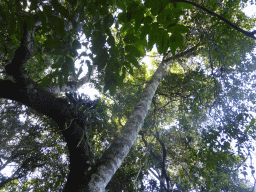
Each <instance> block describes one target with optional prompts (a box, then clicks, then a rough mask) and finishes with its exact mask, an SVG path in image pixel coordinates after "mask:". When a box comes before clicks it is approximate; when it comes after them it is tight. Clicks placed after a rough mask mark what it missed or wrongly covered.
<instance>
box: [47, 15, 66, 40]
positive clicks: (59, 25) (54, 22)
mask: <svg viewBox="0 0 256 192" xmlns="http://www.w3.org/2000/svg"><path fill="white" fill-rule="evenodd" d="M49 20H50V22H51V26H53V28H54V30H55V31H56V32H57V33H58V35H60V36H64V34H65V32H66V31H65V26H64V20H63V19H61V18H59V17H56V16H51V17H50V18H49Z"/></svg>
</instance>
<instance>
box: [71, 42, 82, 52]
mask: <svg viewBox="0 0 256 192" xmlns="http://www.w3.org/2000/svg"><path fill="white" fill-rule="evenodd" d="M72 48H73V49H75V50H77V49H81V44H80V42H79V41H78V40H74V41H73V43H72Z"/></svg>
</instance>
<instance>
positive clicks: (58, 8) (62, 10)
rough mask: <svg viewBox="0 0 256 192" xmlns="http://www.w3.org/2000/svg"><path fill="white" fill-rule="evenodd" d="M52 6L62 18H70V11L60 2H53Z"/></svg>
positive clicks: (56, 0) (53, 0) (54, 0)
mask: <svg viewBox="0 0 256 192" xmlns="http://www.w3.org/2000/svg"><path fill="white" fill-rule="evenodd" d="M52 6H53V8H54V10H55V11H56V12H58V13H60V14H61V16H63V17H65V18H68V17H69V13H68V10H67V9H66V8H65V7H63V6H62V5H61V4H60V3H59V2H58V0H52Z"/></svg>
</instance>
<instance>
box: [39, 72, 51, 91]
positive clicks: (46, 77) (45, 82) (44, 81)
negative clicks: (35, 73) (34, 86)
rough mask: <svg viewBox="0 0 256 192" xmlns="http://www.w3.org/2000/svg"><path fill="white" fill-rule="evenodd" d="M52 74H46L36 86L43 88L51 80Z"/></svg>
mask: <svg viewBox="0 0 256 192" xmlns="http://www.w3.org/2000/svg"><path fill="white" fill-rule="evenodd" d="M52 78H53V77H52V74H49V75H46V76H45V77H44V78H43V79H42V81H41V82H40V83H39V85H38V88H43V87H46V86H48V85H50V84H51V82H52Z"/></svg>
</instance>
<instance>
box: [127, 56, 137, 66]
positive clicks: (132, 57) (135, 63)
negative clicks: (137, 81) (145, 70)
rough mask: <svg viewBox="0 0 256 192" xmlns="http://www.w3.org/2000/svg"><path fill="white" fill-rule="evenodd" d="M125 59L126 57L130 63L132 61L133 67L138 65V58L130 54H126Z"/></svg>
mask: <svg viewBox="0 0 256 192" xmlns="http://www.w3.org/2000/svg"><path fill="white" fill-rule="evenodd" d="M126 59H127V60H128V61H129V62H130V63H132V64H133V65H134V66H135V67H137V68H139V67H140V65H139V62H138V60H137V59H136V58H135V57H134V56H133V55H132V54H128V55H126Z"/></svg>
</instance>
